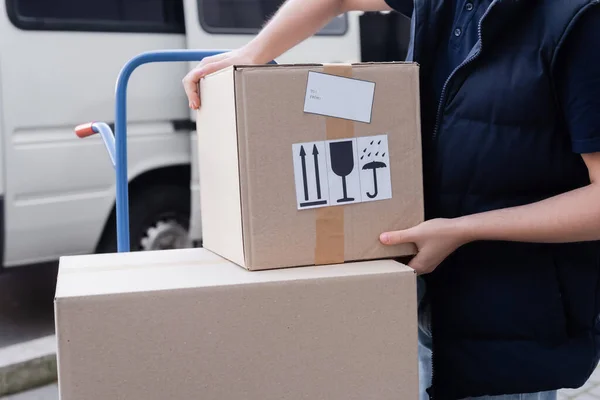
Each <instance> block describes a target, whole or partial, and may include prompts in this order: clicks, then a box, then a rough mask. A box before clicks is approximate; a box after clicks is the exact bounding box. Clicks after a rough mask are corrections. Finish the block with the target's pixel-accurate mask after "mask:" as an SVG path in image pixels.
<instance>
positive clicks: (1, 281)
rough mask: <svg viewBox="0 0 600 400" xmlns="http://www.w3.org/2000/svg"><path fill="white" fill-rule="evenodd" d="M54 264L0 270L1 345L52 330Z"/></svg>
mask: <svg viewBox="0 0 600 400" xmlns="http://www.w3.org/2000/svg"><path fill="white" fill-rule="evenodd" d="M57 268H58V267H57V265H56V264H51V265H43V266H35V267H18V268H14V269H7V270H5V271H4V272H3V273H0V348H1V347H6V346H10V345H12V344H16V343H20V342H25V341H29V340H32V339H37V338H40V337H44V336H47V335H51V334H53V333H54V310H53V299H54V289H55V282H56V272H57Z"/></svg>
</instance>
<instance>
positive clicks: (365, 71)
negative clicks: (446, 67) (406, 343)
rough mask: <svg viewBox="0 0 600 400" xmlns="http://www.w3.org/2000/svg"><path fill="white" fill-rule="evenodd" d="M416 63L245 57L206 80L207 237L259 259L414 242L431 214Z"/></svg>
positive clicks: (327, 257)
mask: <svg viewBox="0 0 600 400" xmlns="http://www.w3.org/2000/svg"><path fill="white" fill-rule="evenodd" d="M418 76H419V71H418V66H417V65H416V64H412V63H382V64H358V65H325V66H322V65H277V66H272V65H271V66H236V67H232V68H229V69H225V70H222V71H220V72H218V73H215V74H213V75H211V76H208V77H206V78H205V79H203V80H202V81H201V83H200V91H201V97H202V106H201V107H200V110H199V111H198V115H197V130H198V135H199V137H198V157H199V173H200V189H201V190H200V193H201V194H200V196H201V197H200V198H201V200H200V203H201V212H202V231H203V243H204V244H203V245H204V247H206V248H208V249H210V250H212V251H214V252H216V253H217V254H220V255H222V256H223V257H225V258H227V259H229V260H232V261H234V262H235V263H237V264H239V265H241V266H244V267H246V268H248V269H251V270H259V269H270V268H280V267H290V266H301V265H315V264H331V263H341V262H344V261H358V260H370V259H382V258H390V257H397V256H403V255H409V254H414V253H415V251H416V249H415V247H414V245H412V244H405V245H401V246H395V247H386V246H384V245H382V244H381V243H380V242H379V235H380V234H381V233H382V232H384V231H388V230H395V229H403V228H408V227H412V226H414V225H417V224H418V223H420V222H421V221H422V220H423V189H422V160H421V137H420V115H419V114H420V109H419V79H418Z"/></svg>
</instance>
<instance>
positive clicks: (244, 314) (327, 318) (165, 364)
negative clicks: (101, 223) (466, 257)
mask: <svg viewBox="0 0 600 400" xmlns="http://www.w3.org/2000/svg"><path fill="white" fill-rule="evenodd" d="M55 310H56V327H57V338H58V363H59V387H60V393H61V399H62V400H82V399H85V400H106V399H111V400H118V399H128V400H129V399H136V400H137V399H140V400H141V399H144V400H154V399H156V400H164V399H181V400H189V399H203V400H213V399H214V400H237V399H244V400H282V399H311V400H313V399H323V400H353V399H356V400H364V399H378V400H386V399H390V400H391V399H394V400H396V399H403V400H405V399H417V396H418V367H417V365H418V364H417V326H416V288H415V275H414V272H413V271H412V270H410V269H409V268H408V267H405V266H402V265H401V264H397V263H395V262H393V261H372V262H363V263H351V264H344V265H335V266H322V267H305V268H290V269H284V270H272V271H260V272H249V271H246V270H243V269H242V268H240V267H238V266H236V265H233V264H232V263H229V262H226V261H224V260H223V259H221V258H220V257H218V256H216V255H214V254H212V253H210V252H208V251H206V250H203V249H193V250H174V251H163V252H143V253H139V252H136V253H125V254H108V255H95V256H77V257H66V258H63V259H62V260H61V265H60V269H59V274H58V286H57V292H56V302H55Z"/></svg>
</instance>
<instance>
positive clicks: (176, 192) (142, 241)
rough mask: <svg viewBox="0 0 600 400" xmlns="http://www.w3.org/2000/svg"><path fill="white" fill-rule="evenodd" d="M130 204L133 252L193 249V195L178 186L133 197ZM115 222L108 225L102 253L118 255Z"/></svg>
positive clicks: (102, 244) (147, 189)
mask: <svg viewBox="0 0 600 400" xmlns="http://www.w3.org/2000/svg"><path fill="white" fill-rule="evenodd" d="M130 197H131V198H130V200H129V204H130V206H129V234H130V238H129V240H130V247H131V251H149V250H169V249H182V248H189V247H193V246H192V243H191V241H190V238H189V219H190V191H189V189H188V188H187V187H182V186H176V185H156V186H152V187H149V188H146V189H143V190H141V191H139V192H137V193H132V194H131V196H130ZM115 221H116V219H115V218H114V215H113V217H112V218H111V219H110V221H109V224H110V225H109V226H107V228H106V232H105V235H104V237H103V239H102V241H101V243H100V245H99V246H98V247H99V249H98V251H99V252H100V253H106V252H110V253H112V252H116V251H117V236H116V225H115Z"/></svg>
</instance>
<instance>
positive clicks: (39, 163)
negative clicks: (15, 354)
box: [0, 0, 408, 268]
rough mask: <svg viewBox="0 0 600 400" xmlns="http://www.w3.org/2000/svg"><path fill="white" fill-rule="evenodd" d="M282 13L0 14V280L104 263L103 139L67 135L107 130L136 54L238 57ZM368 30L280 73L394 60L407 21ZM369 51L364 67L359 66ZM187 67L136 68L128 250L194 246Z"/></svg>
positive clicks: (24, 8) (89, 0)
mask: <svg viewBox="0 0 600 400" xmlns="http://www.w3.org/2000/svg"><path fill="white" fill-rule="evenodd" d="M280 4H281V0H237V1H234V0H2V1H0V14H1V19H0V134H1V137H2V140H1V141H0V235H2V236H3V237H2V238H1V240H0V260H1V263H0V268H1V267H2V266H4V267H13V266H18V265H24V264H32V263H39V262H46V261H52V260H56V259H57V258H58V257H60V256H62V255H69V254H79V253H93V252H106V251H114V250H115V249H116V237H115V221H114V205H115V176H114V170H113V168H112V165H111V163H110V161H109V159H108V155H107V153H106V151H105V149H104V147H103V144H102V142H101V139H100V137H94V138H88V139H86V140H80V139H77V138H76V136H75V135H74V133H73V128H74V126H75V125H77V124H80V123H82V122H87V121H94V120H97V121H106V122H109V123H110V122H112V121H113V120H114V114H115V112H114V106H115V101H114V88H115V82H116V78H117V75H118V73H119V70H120V69H121V67H122V66H123V65H124V64H125V63H126V62H127V61H128V60H129V59H131V58H132V57H134V56H135V55H137V54H139V53H142V52H145V51H148V50H156V49H183V48H193V49H230V48H237V47H239V46H241V45H243V44H244V43H246V42H247V41H248V40H249V39H250V37H251V35H254V34H255V33H256V32H258V30H259V28H260V27H261V26H262V25H263V24H264V21H265V20H266V19H267V17H268V16H270V15H272V14H273V13H274V12H275V10H276V9H277V8H278V7H279V6H280ZM361 18H368V20H369V21H370V22H369V23H368V24H367V25H368V26H365V25H364V24H363V26H362V27H361ZM373 18H375V19H373ZM377 18H379V17H377V16H374V15H364V16H361V15H359V14H355V13H351V14H348V15H343V16H340V17H338V18H336V19H335V20H334V21H333V22H332V23H331V24H329V25H328V26H327V27H326V28H324V29H323V31H322V32H320V33H319V34H318V35H315V36H314V37H313V38H311V39H310V40H308V41H306V42H305V43H303V44H301V45H300V46H298V47H297V48H295V49H293V50H292V51H290V52H289V53H287V54H285V55H284V56H282V57H281V58H280V59H278V60H277V61H278V62H280V63H286V62H357V61H361V60H363V61H382V60H385V59H389V58H394V59H398V57H400V56H401V55H402V53H403V51H405V47H406V43H407V35H408V22H407V20H404V19H403V18H401V17H398V16H397V15H395V14H385V15H381V18H382V19H377ZM399 18H400V19H399ZM365 21H366V20H365ZM377 32H378V33H377ZM361 36H362V42H361ZM367 40H368V42H367ZM361 43H362V48H361ZM365 43H367V44H365ZM378 46H379V47H378ZM365 48H367V49H368V52H369V54H370V55H369V59H367V60H365V58H364V57H362V58H361V53H363V54H364V53H366V51H365ZM379 48H381V49H380V50H376V49H379ZM374 49H375V50H374ZM191 67H192V65H191V64H186V63H169V64H160V65H159V64H150V65H145V66H142V67H140V68H139V69H138V70H136V72H134V74H133V76H132V79H131V81H130V85H129V90H128V134H129V136H128V143H129V146H128V147H129V149H128V150H129V160H128V161H129V180H130V190H129V195H130V227H131V249H132V251H136V250H149V249H164V248H174V247H183V246H188V245H190V243H193V244H198V243H200V241H201V231H200V215H199V211H198V203H199V201H198V193H197V188H198V184H197V177H196V174H195V171H196V169H195V167H193V164H194V162H195V155H194V153H195V149H196V146H195V145H194V143H193V142H194V140H195V139H194V129H195V127H194V123H193V118H194V115H193V113H192V112H190V110H189V108H188V107H187V102H186V98H185V96H184V92H183V88H182V85H181V79H182V78H183V76H184V75H185V74H186V73H187V71H188V70H189V69H190V68H191ZM190 222H191V224H190Z"/></svg>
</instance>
